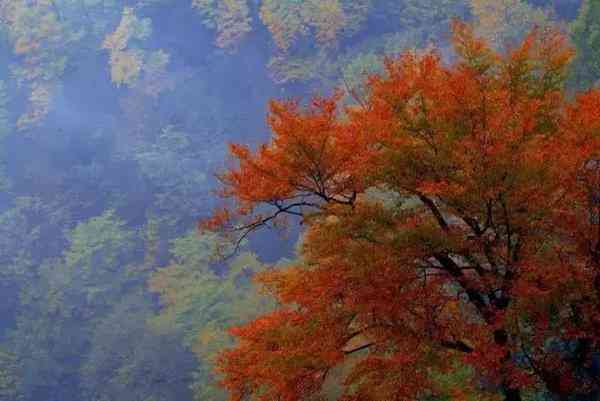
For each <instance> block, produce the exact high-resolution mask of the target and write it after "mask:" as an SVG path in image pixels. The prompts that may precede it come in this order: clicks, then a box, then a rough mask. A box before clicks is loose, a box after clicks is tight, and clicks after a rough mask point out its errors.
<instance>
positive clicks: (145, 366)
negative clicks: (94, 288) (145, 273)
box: [81, 288, 194, 401]
mask: <svg viewBox="0 0 600 401" xmlns="http://www.w3.org/2000/svg"><path fill="white" fill-rule="evenodd" d="M153 309H154V305H153V302H152V301H151V300H150V299H149V297H148V296H147V293H146V292H145V291H143V289H142V288H139V289H137V290H135V291H132V292H131V293H130V294H128V295H127V296H125V297H124V298H123V300H122V301H120V302H119V303H118V304H117V305H115V307H114V309H113V311H112V312H111V313H110V314H109V315H107V316H106V317H105V318H104V319H102V321H101V322H100V323H99V324H98V325H97V326H96V327H95V329H94V332H93V334H92V337H91V339H90V340H91V349H90V351H89V353H88V355H87V356H86V358H85V362H84V364H83V365H82V367H81V377H82V381H83V388H84V394H85V399H89V400H122V401H148V400H156V401H169V400H186V399H190V398H191V396H190V394H189V393H190V391H189V389H188V384H189V381H190V380H191V377H190V375H191V372H192V369H193V368H194V358H193V355H192V354H191V353H190V352H189V351H186V350H185V349H184V348H183V345H182V340H181V338H180V336H179V334H178V333H177V331H176V330H172V331H171V332H166V333H161V334H158V335H155V334H153V333H152V332H151V330H149V328H148V327H147V324H146V321H147V319H149V318H150V317H151V315H152V313H153Z"/></svg>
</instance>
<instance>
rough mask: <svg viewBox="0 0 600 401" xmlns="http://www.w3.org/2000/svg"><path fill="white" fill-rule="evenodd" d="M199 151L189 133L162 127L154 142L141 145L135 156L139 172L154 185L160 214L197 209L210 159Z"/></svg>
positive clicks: (172, 127) (209, 156) (202, 196)
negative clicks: (174, 210) (174, 209)
mask: <svg viewBox="0 0 600 401" xmlns="http://www.w3.org/2000/svg"><path fill="white" fill-rule="evenodd" d="M209 151H212V152H214V151H215V149H210V148H207V149H206V150H198V149H197V147H196V146H193V144H192V141H191V137H190V135H189V134H187V133H185V132H183V131H181V130H179V129H178V128H177V127H175V126H173V125H168V126H166V127H164V128H163V129H162V130H161V131H160V133H159V135H158V136H157V138H156V140H155V141H154V143H152V142H144V143H141V144H140V145H139V146H138V147H137V149H136V151H135V154H134V157H135V159H136V161H137V162H138V163H139V167H140V171H141V173H142V174H143V176H144V177H146V178H147V179H148V180H149V181H150V182H151V183H152V185H153V186H154V191H153V192H154V206H155V208H156V210H160V211H162V212H163V213H164V212H167V211H169V210H172V208H176V210H177V211H178V213H181V212H183V211H187V212H189V213H193V212H194V211H197V210H199V208H200V207H201V204H202V201H203V200H204V198H205V196H204V195H203V192H204V191H206V188H207V184H208V183H207V175H206V173H205V170H206V164H207V162H210V161H211V159H212V156H211V155H210V154H209Z"/></svg>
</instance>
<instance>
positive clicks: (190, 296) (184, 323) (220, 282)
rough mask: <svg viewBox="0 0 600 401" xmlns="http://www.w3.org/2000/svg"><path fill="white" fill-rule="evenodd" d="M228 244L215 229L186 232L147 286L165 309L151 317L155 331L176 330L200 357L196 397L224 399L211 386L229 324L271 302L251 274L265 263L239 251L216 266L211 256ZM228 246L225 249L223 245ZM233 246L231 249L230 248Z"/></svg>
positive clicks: (248, 315)
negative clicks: (169, 258)
mask: <svg viewBox="0 0 600 401" xmlns="http://www.w3.org/2000/svg"><path fill="white" fill-rule="evenodd" d="M224 247H225V248H228V247H229V245H228V244H227V243H224V242H223V240H222V239H220V238H219V237H218V236H217V235H216V234H211V233H207V234H204V235H202V236H200V237H199V236H198V234H196V233H190V234H188V235H186V236H184V237H181V238H178V239H176V240H174V241H173V245H172V248H171V252H172V255H173V259H172V262H171V264H170V265H169V266H167V267H166V268H164V269H161V270H158V271H157V272H156V273H155V274H154V275H153V277H152V279H151V280H150V288H151V289H152V290H153V291H156V292H158V293H159V294H160V299H161V303H162V305H163V309H162V311H161V313H160V314H159V315H157V316H156V317H155V318H154V319H152V322H151V327H153V329H154V331H155V332H156V333H166V332H169V331H170V330H174V329H175V330H177V331H179V332H181V333H183V335H184V341H185V344H187V346H188V347H189V349H191V350H193V352H194V353H195V354H196V356H197V358H198V360H199V363H200V365H199V368H198V370H197V372H196V374H195V376H196V379H195V383H194V393H195V396H196V398H197V399H199V400H204V399H224V394H223V392H222V390H221V389H219V388H217V387H216V386H215V378H214V375H213V373H212V359H213V358H214V356H215V355H216V353H217V352H218V351H219V350H221V349H223V348H224V347H225V346H227V345H230V344H231V338H230V337H229V335H228V334H227V328H228V327H230V326H231V325H238V324H241V323H243V322H246V321H248V320H250V319H252V318H254V317H256V316H257V315H258V314H259V313H261V312H264V311H266V310H268V309H269V308H270V307H271V302H270V300H269V299H267V298H265V297H263V296H261V295H260V294H258V293H257V292H256V290H255V288H254V286H253V284H252V280H251V277H252V276H253V275H254V274H255V273H257V272H260V271H262V270H264V269H265V267H264V266H263V265H262V264H261V263H260V262H259V261H258V259H257V257H256V255H254V254H252V253H241V254H240V255H238V256H237V257H235V259H233V260H232V261H231V262H230V263H228V264H227V266H223V267H222V268H219V270H218V271H217V270H216V268H217V267H216V265H215V260H216V259H215V258H216V257H217V256H218V255H219V254H220V253H221V252H223V250H224V249H223V248H224ZM225 250H227V249H225ZM229 251H231V249H229Z"/></svg>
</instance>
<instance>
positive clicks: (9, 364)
mask: <svg viewBox="0 0 600 401" xmlns="http://www.w3.org/2000/svg"><path fill="white" fill-rule="evenodd" d="M18 386H19V372H18V365H17V361H16V358H15V356H14V355H12V354H10V353H8V352H6V351H4V350H2V349H0V400H3V401H17V400H20V399H21V397H20V395H19V393H18Z"/></svg>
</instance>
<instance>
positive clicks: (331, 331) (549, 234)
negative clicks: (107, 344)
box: [201, 23, 600, 401]
mask: <svg viewBox="0 0 600 401" xmlns="http://www.w3.org/2000/svg"><path fill="white" fill-rule="evenodd" d="M454 43H455V48H456V52H457V55H458V60H457V61H456V62H455V63H454V64H452V65H445V64H444V63H443V62H442V61H441V59H440V56H439V55H438V54H436V53H435V52H430V53H427V54H425V55H423V56H417V55H415V54H411V53H408V54H404V55H402V56H401V57H399V58H396V59H388V60H387V61H386V74H385V75H384V76H373V77H371V78H370V79H369V80H368V82H367V85H368V87H369V90H368V93H369V97H368V98H367V99H365V101H364V104H362V105H361V106H360V107H352V108H348V109H347V110H343V111H342V110H339V108H338V107H337V105H338V103H339V97H340V95H339V94H335V95H334V96H332V97H331V98H316V99H314V100H313V101H312V102H311V103H310V104H309V105H308V107H306V108H302V107H300V106H299V104H298V102H294V101H287V102H272V103H271V113H270V116H269V123H270V126H271V128H272V130H273V134H274V135H273V139H272V141H271V142H270V143H269V144H268V145H263V146H261V147H260V148H259V149H258V150H257V151H256V152H252V151H251V150H250V149H249V148H248V147H246V146H242V145H232V146H231V154H232V156H233V158H234V159H235V160H237V162H238V163H237V166H235V167H232V168H231V169H229V170H227V171H226V172H225V173H224V174H223V175H222V182H223V191H222V195H223V197H224V198H227V199H229V200H230V201H231V204H230V205H229V206H228V207H225V208H224V209H221V210H220V211H219V212H217V213H216V214H215V215H214V217H213V219H209V220H207V221H205V222H204V223H203V225H201V226H203V227H204V226H210V227H211V228H215V227H220V228H222V229H226V230H233V231H237V232H239V233H241V234H242V235H246V234H247V233H248V232H250V231H252V230H254V229H257V228H259V227H261V226H263V225H266V224H270V223H271V222H274V221H277V220H278V219H280V218H282V217H283V216H285V215H290V214H291V215H296V216H298V218H301V219H302V220H303V222H304V223H305V224H306V225H307V227H308V228H307V232H306V237H305V241H304V245H303V255H302V257H303V261H302V263H301V264H299V265H298V266H296V267H294V268H290V269H285V270H278V271H269V272H266V273H262V274H260V275H259V278H258V279H259V281H260V282H261V283H262V284H263V286H264V287H265V289H266V290H267V291H269V292H270V293H272V294H273V295H274V296H275V297H276V298H277V299H278V301H279V302H280V303H281V304H282V305H284V306H283V307H282V308H281V309H280V310H278V311H276V312H274V313H272V314H270V315H267V316H264V317H262V318H260V319H258V320H256V321H254V322H252V323H250V324H248V325H246V326H243V327H239V328H235V329H233V331H232V332H233V334H234V335H235V336H237V338H238V340H239V343H238V345H237V346H236V347H235V348H233V349H230V350H228V351H226V352H224V353H223V354H222V356H221V359H220V364H219V371H220V372H221V373H222V374H223V375H224V376H223V377H224V378H223V382H222V383H223V385H224V386H225V387H226V388H227V389H228V390H229V391H230V393H231V396H232V397H231V399H232V400H242V399H244V398H247V397H249V398H251V399H258V400H264V401H267V400H274V399H280V400H285V401H295V400H304V399H309V398H311V397H318V396H319V392H320V390H321V388H322V385H323V383H324V381H325V380H326V377H327V375H328V372H329V371H330V370H331V369H333V368H334V367H336V366H338V365H340V364H343V363H345V361H347V360H348V358H350V356H351V355H352V356H353V357H356V356H357V355H358V356H360V358H359V361H358V362H357V363H356V364H355V365H354V366H353V368H352V369H351V370H350V373H349V374H348V376H347V377H346V380H345V388H344V396H343V397H344V399H346V400H390V399H396V400H415V399H417V398H418V397H420V396H423V395H427V394H436V392H437V391H438V390H439V388H437V386H438V384H437V383H436V381H435V378H434V376H433V372H435V371H437V372H447V371H450V370H452V369H453V367H455V366H456V363H457V362H458V363H459V364H466V365H468V366H470V367H472V368H473V371H474V372H477V373H476V375H477V378H478V379H482V380H483V382H485V383H486V387H487V388H488V389H489V388H491V386H496V389H497V391H498V392H500V393H502V394H504V397H505V399H506V400H519V399H520V395H519V394H520V391H521V390H522V389H525V388H545V389H546V390H548V391H550V392H552V393H554V394H556V395H558V396H560V397H563V398H564V397H566V396H567V395H568V394H573V393H574V391H576V390H577V391H579V392H582V393H585V392H586V391H591V390H592V388H593V386H594V385H597V384H594V382H593V381H592V380H591V378H590V376H589V375H586V373H585V372H586V370H585V369H586V366H588V364H589V362H590V358H591V355H593V354H594V353H598V352H600V349H599V348H600V335H599V333H600V313H599V312H598V311H599V310H600V224H598V222H597V221H595V218H596V216H597V215H598V212H600V134H599V133H600V91H595V92H594V91H592V92H588V93H586V94H583V95H581V96H579V97H577V99H575V100H574V101H570V100H568V99H567V98H566V97H565V95H564V89H563V85H562V84H563V81H564V75H565V72H566V68H567V66H568V63H569V62H570V59H571V57H572V50H571V49H570V48H569V47H568V46H567V43H566V41H565V39H564V37H562V36H561V35H560V34H559V33H558V32H553V31H548V30H544V31H534V32H532V33H531V34H530V35H529V36H528V37H527V38H526V39H525V40H524V41H523V42H522V43H521V44H520V46H518V47H516V48H514V49H512V50H511V51H510V52H509V53H508V54H501V53H498V52H496V51H495V50H493V49H492V48H491V47H490V46H488V45H487V44H486V43H485V42H484V41H482V40H479V39H478V38H476V37H475V35H474V33H473V30H472V29H471V27H469V26H467V25H463V24H461V23H455V25H454ZM374 189H376V190H378V191H379V192H380V193H381V194H382V195H380V196H379V197H377V196H374V195H373V193H372V190H374ZM567 348H570V349H575V351H572V352H570V353H569V352H567V351H566V349H567ZM565 399H566V398H565Z"/></svg>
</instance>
